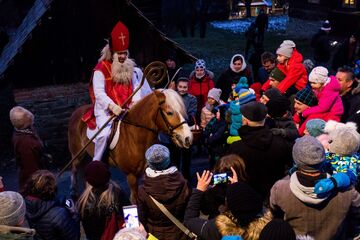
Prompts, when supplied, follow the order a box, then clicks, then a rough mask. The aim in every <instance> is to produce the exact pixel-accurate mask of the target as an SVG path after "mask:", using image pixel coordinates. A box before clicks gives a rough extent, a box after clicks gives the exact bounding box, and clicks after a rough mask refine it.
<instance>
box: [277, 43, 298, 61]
mask: <svg viewBox="0 0 360 240" xmlns="http://www.w3.org/2000/svg"><path fill="white" fill-rule="evenodd" d="M295 47H296V45H295V43H294V42H293V41H291V40H284V41H283V42H282V43H281V44H280V47H279V48H278V49H277V50H276V54H279V55H283V56H285V57H288V58H290V57H291V55H292V53H293V50H294V48H295Z"/></svg>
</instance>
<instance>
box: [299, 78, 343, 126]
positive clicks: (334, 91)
mask: <svg viewBox="0 0 360 240" xmlns="http://www.w3.org/2000/svg"><path fill="white" fill-rule="evenodd" d="M340 89H341V87H340V84H339V82H338V81H337V80H336V78H335V77H334V76H330V82H329V83H328V84H326V85H325V87H324V88H323V89H322V90H321V91H319V92H317V91H315V94H316V97H317V99H318V101H319V104H318V105H317V106H314V107H310V108H308V109H306V110H305V111H304V112H303V113H302V115H303V117H305V118H307V117H308V116H310V115H313V114H326V115H327V116H328V117H327V119H326V120H325V119H324V120H325V121H327V120H330V119H331V120H335V121H340V118H341V115H342V114H343V113H344V106H343V103H342V101H341V97H340V94H339V93H340Z"/></svg>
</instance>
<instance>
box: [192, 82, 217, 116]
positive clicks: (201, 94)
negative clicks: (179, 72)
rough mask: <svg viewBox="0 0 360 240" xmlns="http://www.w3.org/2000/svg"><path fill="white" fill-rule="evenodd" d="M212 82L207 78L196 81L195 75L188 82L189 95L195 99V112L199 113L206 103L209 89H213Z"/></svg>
mask: <svg viewBox="0 0 360 240" xmlns="http://www.w3.org/2000/svg"><path fill="white" fill-rule="evenodd" d="M214 85H215V84H214V81H213V80H212V79H211V78H210V77H209V76H208V75H205V76H204V77H202V78H200V79H198V78H196V77H195V75H194V76H193V77H192V78H191V80H190V82H189V93H190V94H191V95H194V96H195V97H196V99H197V112H198V113H201V109H202V108H203V107H204V106H205V104H206V102H207V95H208V92H209V90H210V89H212V88H214Z"/></svg>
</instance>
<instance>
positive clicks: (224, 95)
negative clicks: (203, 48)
mask: <svg viewBox="0 0 360 240" xmlns="http://www.w3.org/2000/svg"><path fill="white" fill-rule="evenodd" d="M241 77H246V78H247V80H248V84H249V86H250V85H251V84H252V78H251V70H250V68H249V67H246V68H245V69H244V70H243V71H241V72H238V73H236V72H234V71H233V70H231V68H230V67H229V68H228V69H227V70H225V71H224V72H223V73H222V74H221V75H220V77H219V79H218V80H217V82H216V85H215V87H216V88H220V89H221V91H222V92H221V96H220V98H221V100H223V101H224V102H227V100H228V98H229V95H230V93H231V91H232V89H231V85H232V84H233V83H234V84H237V83H238V82H239V79H240V78H241Z"/></svg>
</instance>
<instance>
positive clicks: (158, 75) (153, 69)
mask: <svg viewBox="0 0 360 240" xmlns="http://www.w3.org/2000/svg"><path fill="white" fill-rule="evenodd" d="M165 76H166V65H165V64H164V63H162V62H159V61H155V62H152V63H150V64H149V65H147V66H146V68H145V70H144V74H143V77H142V79H141V82H140V84H139V86H138V87H137V88H135V90H134V91H133V93H132V94H131V95H130V96H129V97H128V98H127V99H126V100H125V101H124V102H123V104H122V105H121V108H124V107H125V106H126V105H127V104H128V102H129V101H130V100H131V98H132V97H133V96H134V95H135V94H136V93H137V92H138V91H139V90H140V88H141V87H142V85H144V82H145V78H146V79H147V80H148V81H149V82H151V83H155V84H158V83H159V82H161V81H163V79H164V78H165ZM116 117H117V116H116V115H112V116H111V117H109V119H108V120H107V121H106V122H105V123H104V124H103V125H102V126H101V127H100V128H99V130H98V131H97V132H96V133H95V134H94V136H92V137H91V138H90V139H89V140H88V141H87V142H86V144H85V145H84V146H83V147H82V148H81V149H80V151H79V152H78V153H77V154H75V156H74V157H73V158H72V159H71V160H70V161H69V162H68V163H67V164H66V165H65V167H63V168H62V169H61V171H60V172H59V173H58V175H57V177H60V176H61V175H62V174H63V173H64V172H65V171H66V169H67V168H68V167H69V166H70V165H71V164H72V163H73V162H74V161H75V159H77V158H78V157H79V156H80V155H81V154H82V153H83V152H84V151H85V149H86V148H87V147H88V146H89V144H90V143H91V142H92V141H93V140H94V139H95V138H96V136H97V135H99V134H100V133H101V131H102V130H103V129H104V128H105V127H106V125H108V124H109V123H110V122H111V121H112V120H113V119H114V118H116Z"/></svg>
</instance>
